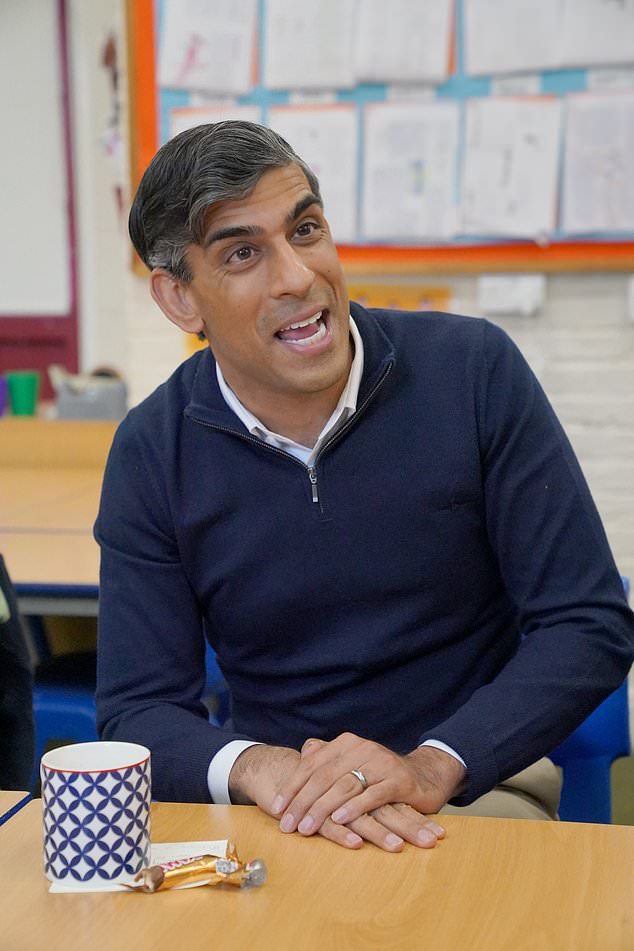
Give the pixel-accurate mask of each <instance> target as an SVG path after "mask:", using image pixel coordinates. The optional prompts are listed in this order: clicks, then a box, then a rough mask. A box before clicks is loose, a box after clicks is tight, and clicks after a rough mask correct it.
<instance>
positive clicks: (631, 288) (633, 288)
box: [627, 274, 634, 323]
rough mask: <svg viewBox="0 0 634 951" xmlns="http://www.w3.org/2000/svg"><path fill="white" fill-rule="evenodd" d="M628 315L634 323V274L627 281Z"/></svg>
mask: <svg viewBox="0 0 634 951" xmlns="http://www.w3.org/2000/svg"><path fill="white" fill-rule="evenodd" d="M627 316H628V320H631V321H632V322H633V323H634V274H632V276H631V277H630V278H629V280H628V282H627Z"/></svg>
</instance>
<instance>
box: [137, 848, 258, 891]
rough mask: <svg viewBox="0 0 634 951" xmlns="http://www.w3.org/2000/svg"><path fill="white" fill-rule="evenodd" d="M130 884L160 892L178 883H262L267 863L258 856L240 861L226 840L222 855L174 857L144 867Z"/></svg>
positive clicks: (237, 884) (141, 889)
mask: <svg viewBox="0 0 634 951" xmlns="http://www.w3.org/2000/svg"><path fill="white" fill-rule="evenodd" d="M134 881H135V882H138V883H139V884H138V885H134V886H132V887H133V888H135V889H136V890H138V891H142V892H159V891H165V890H166V889H168V888H176V887H177V886H179V885H190V884H194V883H198V884H200V885H220V884H222V883H226V884H228V885H235V886H237V887H238V888H242V887H243V886H245V885H262V884H264V882H265V881H266V866H265V864H264V862H263V861H262V860H261V859H254V860H253V861H252V862H241V861H240V859H239V858H238V853H237V852H236V847H235V845H233V843H232V842H227V850H226V853H225V856H224V858H218V857H217V856H215V855H195V856H192V857H191V858H187V859H175V860H174V861H172V862H165V863H164V864H163V865H151V866H149V868H143V869H141V871H140V872H139V873H138V875H137V876H136V877H135V879H134Z"/></svg>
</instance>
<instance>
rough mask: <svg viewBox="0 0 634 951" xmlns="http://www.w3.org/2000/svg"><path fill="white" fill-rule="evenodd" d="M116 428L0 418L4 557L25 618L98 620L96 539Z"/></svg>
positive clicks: (94, 423)
mask: <svg viewBox="0 0 634 951" xmlns="http://www.w3.org/2000/svg"><path fill="white" fill-rule="evenodd" d="M115 429H116V423H114V422H104V421H101V420H99V421H88V420H85V421H84V420H81V421H78V420H46V419H37V418H33V419H30V418H17V417H16V418H5V419H2V420H0V552H1V553H2V554H3V556H4V558H5V561H6V564H7V568H8V571H9V574H10V576H11V578H12V580H13V582H14V584H15V587H16V590H17V594H18V601H19V604H20V608H21V610H22V612H23V613H24V614H25V615H42V614H57V615H73V616H94V615H95V614H96V612H97V593H98V588H97V586H98V580H99V550H98V547H97V544H96V542H95V541H94V539H93V537H92V526H93V523H94V520H95V516H96V514H97V508H98V504H99V493H100V490H101V481H102V478H103V469H104V465H105V461H106V457H107V453H108V449H109V447H110V444H111V442H112V438H113V435H114V431H115Z"/></svg>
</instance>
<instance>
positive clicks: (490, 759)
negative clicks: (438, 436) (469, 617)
mask: <svg viewBox="0 0 634 951" xmlns="http://www.w3.org/2000/svg"><path fill="white" fill-rule="evenodd" d="M482 335H483V348H482V351H481V352H480V353H478V354H477V355H476V357H477V364H478V366H482V367H483V370H482V372H481V373H480V374H479V379H480V380H481V383H480V388H479V391H478V392H477V394H476V402H477V413H478V428H479V442H480V458H481V466H482V484H483V513H484V517H485V519H486V527H487V533H488V538H489V543H490V545H491V548H492V551H493V552H494V553H495V555H496V559H497V561H498V564H499V566H500V574H501V576H502V580H503V582H504V585H505V587H506V589H507V591H508V592H509V594H510V596H511V598H512V599H513V601H514V602H515V604H516V606H517V610H518V620H519V625H520V629H521V630H522V632H524V633H525V634H526V637H525V638H524V640H523V641H522V643H521V647H520V649H519V650H518V652H517V653H516V655H515V656H514V657H513V658H512V659H511V660H510V661H509V663H508V664H507V665H506V666H505V667H504V669H503V670H502V671H501V672H500V673H499V674H498V675H497V677H495V678H494V679H493V680H492V681H491V682H490V683H488V684H485V685H483V686H482V687H480V689H478V690H476V691H475V692H474V693H473V694H472V696H471V697H470V699H469V700H468V701H467V702H466V703H465V704H464V705H463V706H462V707H461V708H460V709H458V710H457V711H456V712H455V713H454V714H453V715H452V716H451V717H449V718H448V719H447V720H446V721H444V722H442V723H439V724H437V725H435V726H433V727H430V729H429V730H428V731H427V732H426V733H424V734H423V735H422V736H421V737H420V742H421V743H422V742H424V741H425V740H427V739H428V738H432V737H433V738H434V739H436V740H440V741H442V742H444V743H446V744H447V745H448V746H450V747H451V748H453V749H454V750H456V751H457V752H458V753H459V754H460V755H461V756H462V757H463V758H464V760H465V762H466V763H467V764H468V767H469V771H468V775H467V776H466V777H464V781H463V782H461V783H459V784H457V785H456V788H455V789H453V790H452V789H451V784H450V783H449V784H448V785H446V786H444V794H445V795H446V797H447V798H450V799H452V801H453V802H454V803H456V804H458V805H466V804H468V803H470V802H472V801H473V800H474V799H475V798H477V797H478V796H480V795H482V794H483V793H484V792H486V791H488V790H489V789H491V788H492V787H493V786H494V785H496V784H497V783H498V782H500V781H502V780H503V779H504V778H506V777H508V776H510V775H512V774H513V773H515V772H518V771H519V770H521V769H523V768H524V767H525V766H527V765H529V763H531V762H534V761H535V760H536V759H538V758H539V757H540V756H542V755H544V754H546V753H548V752H549V751H550V750H552V749H553V748H554V747H555V746H556V745H557V744H558V743H559V742H561V740H562V739H563V738H564V737H565V736H566V735H568V734H569V733H570V732H571V731H572V730H573V729H574V728H575V727H576V726H577V725H578V724H579V723H580V722H581V721H582V720H583V719H584V717H585V716H586V715H587V714H588V713H589V712H590V710H591V709H593V708H594V706H596V705H597V704H598V703H599V702H600V701H601V700H602V699H603V698H604V697H605V696H607V695H608V694H609V693H610V692H611V691H612V690H613V689H615V687H616V686H618V684H619V683H620V682H621V681H622V680H623V678H624V677H625V676H626V674H627V671H628V669H629V666H630V663H631V660H632V641H633V633H634V625H633V619H632V614H631V612H630V611H629V609H628V608H627V605H626V603H625V599H624V597H623V592H622V587H621V582H620V578H619V576H618V573H617V571H616V568H615V565H614V562H613V559H612V556H611V554H610V551H609V547H608V544H607V541H606V538H605V534H604V532H603V528H602V526H601V523H600V520H599V517H598V514H597V512H596V509H595V507H594V504H593V502H592V499H591V496H590V493H589V491H588V489H587V486H586V484H585V481H584V479H583V476H582V474H581V472H580V469H579V466H578V463H577V461H576V459H575V457H574V454H573V452H572V450H571V448H570V445H569V443H568V441H567V439H566V437H565V435H564V433H563V431H562V429H561V426H560V424H559V422H558V420H557V419H556V417H555V415H554V413H553V411H552V409H551V407H550V405H549V404H548V401H547V400H546V397H545V396H544V394H543V392H542V390H541V388H540V387H539V384H538V383H537V381H536V379H535V378H534V376H533V374H532V373H531V371H530V369H529V368H528V366H527V364H526V362H525V361H524V359H523V358H522V356H521V355H520V354H519V352H518V350H517V349H516V348H515V346H514V345H513V344H512V343H511V341H510V340H509V339H508V338H507V337H506V335H504V334H503V333H502V332H501V331H499V330H497V329H496V328H494V327H492V326H491V325H487V324H485V323H484V322H483V324H482ZM357 739H358V738H357ZM340 740H341V738H338V739H337V740H335V741H333V743H332V744H329V747H330V749H329V758H328V762H326V760H325V759H324V757H320V761H318V760H317V759H316V758H315V760H314V763H313V765H314V769H313V770H312V771H309V770H307V769H306V768H303V769H302V770H301V771H300V770H298V771H297V774H296V775H294V776H293V777H292V778H291V780H290V782H289V783H287V784H285V786H284V788H283V789H282V790H281V792H282V799H283V801H284V802H285V803H286V804H287V805H286V808H287V810H288V813H290V814H292V815H293V817H294V819H295V820H297V818H298V816H299V818H300V819H301V818H302V816H303V815H305V814H306V812H307V811H308V810H310V811H311V812H312V811H318V812H319V810H320V809H321V803H319V799H320V797H325V796H329V797H330V798H329V799H328V800H326V801H328V803H329V804H332V803H333V802H334V800H335V798H338V799H340V800H342V801H348V804H349V805H352V807H353V808H352V809H351V811H350V813H349V815H352V814H356V813H357V812H358V810H359V809H360V808H361V806H362V805H364V806H366V807H367V805H368V803H369V802H370V801H371V800H370V797H369V795H368V793H365V794H363V795H359V789H358V788H357V789H356V791H355V790H353V789H352V787H351V786H350V789H349V791H348V792H347V793H346V791H345V789H344V779H345V774H346V772H347V771H348V770H349V769H350V768H354V767H352V766H351V761H350V760H349V759H348V758H347V757H342V758H341V759H340V760H339V755H340V751H341V749H340ZM422 755H423V754H422V751H421V750H417V751H414V752H412V753H410V754H409V757H410V758H416V759H420V758H422ZM426 755H428V754H426ZM338 760H339V761H338ZM357 765H359V764H357ZM361 768H362V769H364V767H361ZM369 769H370V767H369ZM364 772H365V769H364ZM379 773H380V770H379ZM318 780H319V782H318ZM346 782H347V780H346ZM336 784H338V785H336ZM335 786H336V789H335ZM383 789H384V790H385V796H386V797H387V796H388V795H389V787H388V786H387V785H384V786H383ZM300 790H301V792H300ZM327 790H331V791H332V794H331V793H328V792H327ZM335 791H336V792H337V797H335V796H334V792H335ZM377 793H378V790H377ZM392 794H393V795H399V796H400V797H402V796H403V795H404V794H405V795H408V796H411V795H412V793H411V791H409V792H408V786H407V784H405V785H401V786H400V787H399V789H398V791H397V792H394V793H392ZM414 795H417V793H415V794H414ZM405 801H410V800H409V799H406V800H405ZM414 801H415V800H414ZM419 801H420V800H419ZM315 803H319V804H318V805H317V808H316V809H313V804H315ZM441 804H442V803H441ZM434 806H435V803H433V802H432V808H434ZM419 808H423V809H429V806H427V805H423V804H422V803H421V805H420V806H419ZM342 815H343V817H344V821H345V819H346V818H347V816H346V814H345V813H343V814H342Z"/></svg>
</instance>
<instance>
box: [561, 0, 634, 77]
mask: <svg viewBox="0 0 634 951" xmlns="http://www.w3.org/2000/svg"><path fill="white" fill-rule="evenodd" d="M628 62H629V63H632V62H634V0H566V5H565V11H564V20H563V29H562V51H561V64H562V65H563V66H594V65H597V66H600V65H606V64H609V63H628Z"/></svg>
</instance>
